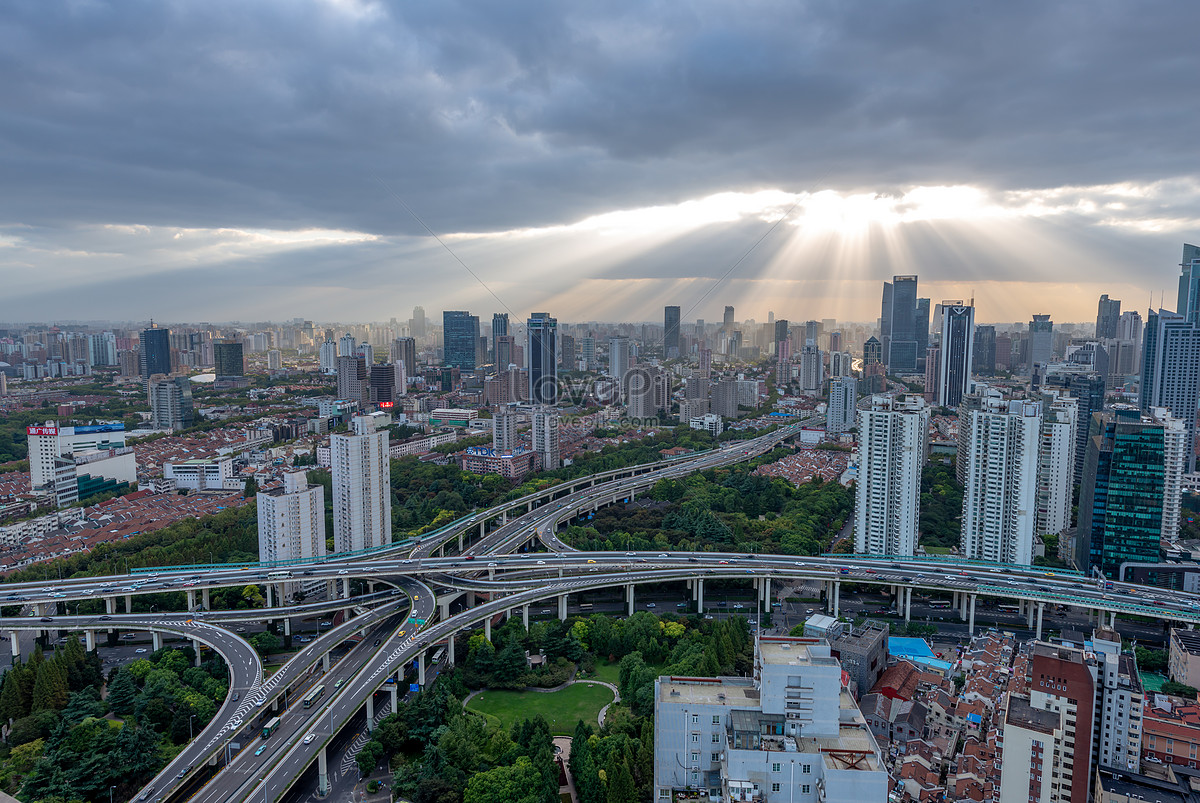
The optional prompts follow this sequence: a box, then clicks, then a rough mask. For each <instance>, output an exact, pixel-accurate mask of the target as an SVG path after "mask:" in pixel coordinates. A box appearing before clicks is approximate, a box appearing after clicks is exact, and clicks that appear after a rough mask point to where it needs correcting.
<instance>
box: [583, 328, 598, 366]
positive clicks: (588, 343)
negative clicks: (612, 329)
mask: <svg viewBox="0 0 1200 803" xmlns="http://www.w3.org/2000/svg"><path fill="white" fill-rule="evenodd" d="M579 359H580V360H582V361H583V370H585V371H595V370H596V368H597V367H598V366H599V363H598V362H596V338H594V337H592V336H591V335H588V336H586V337H581V338H579Z"/></svg>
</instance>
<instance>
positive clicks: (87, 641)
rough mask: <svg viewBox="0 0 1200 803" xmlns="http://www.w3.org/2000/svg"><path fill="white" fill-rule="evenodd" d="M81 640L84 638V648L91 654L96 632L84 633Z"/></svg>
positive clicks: (94, 646)
mask: <svg viewBox="0 0 1200 803" xmlns="http://www.w3.org/2000/svg"><path fill="white" fill-rule="evenodd" d="M83 638H84V648H85V649H86V650H87V651H88V652H92V651H93V650H95V649H96V631H95V630H88V631H86V632H85V633H84V634H83Z"/></svg>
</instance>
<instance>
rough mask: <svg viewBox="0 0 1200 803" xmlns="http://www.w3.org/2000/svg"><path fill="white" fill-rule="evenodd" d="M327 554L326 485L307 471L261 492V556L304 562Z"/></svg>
mask: <svg viewBox="0 0 1200 803" xmlns="http://www.w3.org/2000/svg"><path fill="white" fill-rule="evenodd" d="M324 554H325V488H324V486H322V485H310V484H309V483H308V481H307V479H306V475H305V472H303V471H289V472H286V473H285V474H284V475H283V487H281V488H272V489H270V490H267V491H260V492H259V494H258V558H259V560H263V561H275V560H279V561H303V560H310V559H312V558H319V557H321V556H323V555H324Z"/></svg>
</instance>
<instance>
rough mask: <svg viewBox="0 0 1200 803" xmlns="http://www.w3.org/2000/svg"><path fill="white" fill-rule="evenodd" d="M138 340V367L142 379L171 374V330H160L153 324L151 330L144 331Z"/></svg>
mask: <svg viewBox="0 0 1200 803" xmlns="http://www.w3.org/2000/svg"><path fill="white" fill-rule="evenodd" d="M138 339H139V341H140V348H139V350H138V367H139V368H140V369H141V372H142V379H149V378H150V377H152V376H154V375H155V374H164V375H165V374H169V373H171V330H170V329H159V328H157V327H155V326H154V325H153V324H151V328H149V329H143V330H142V333H141V335H140V336H139V338H138Z"/></svg>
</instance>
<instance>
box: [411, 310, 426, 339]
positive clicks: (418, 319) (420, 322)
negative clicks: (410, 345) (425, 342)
mask: <svg viewBox="0 0 1200 803" xmlns="http://www.w3.org/2000/svg"><path fill="white" fill-rule="evenodd" d="M425 332H426V324H425V308H424V307H413V313H412V332H411V334H412V336H413V337H425Z"/></svg>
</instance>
